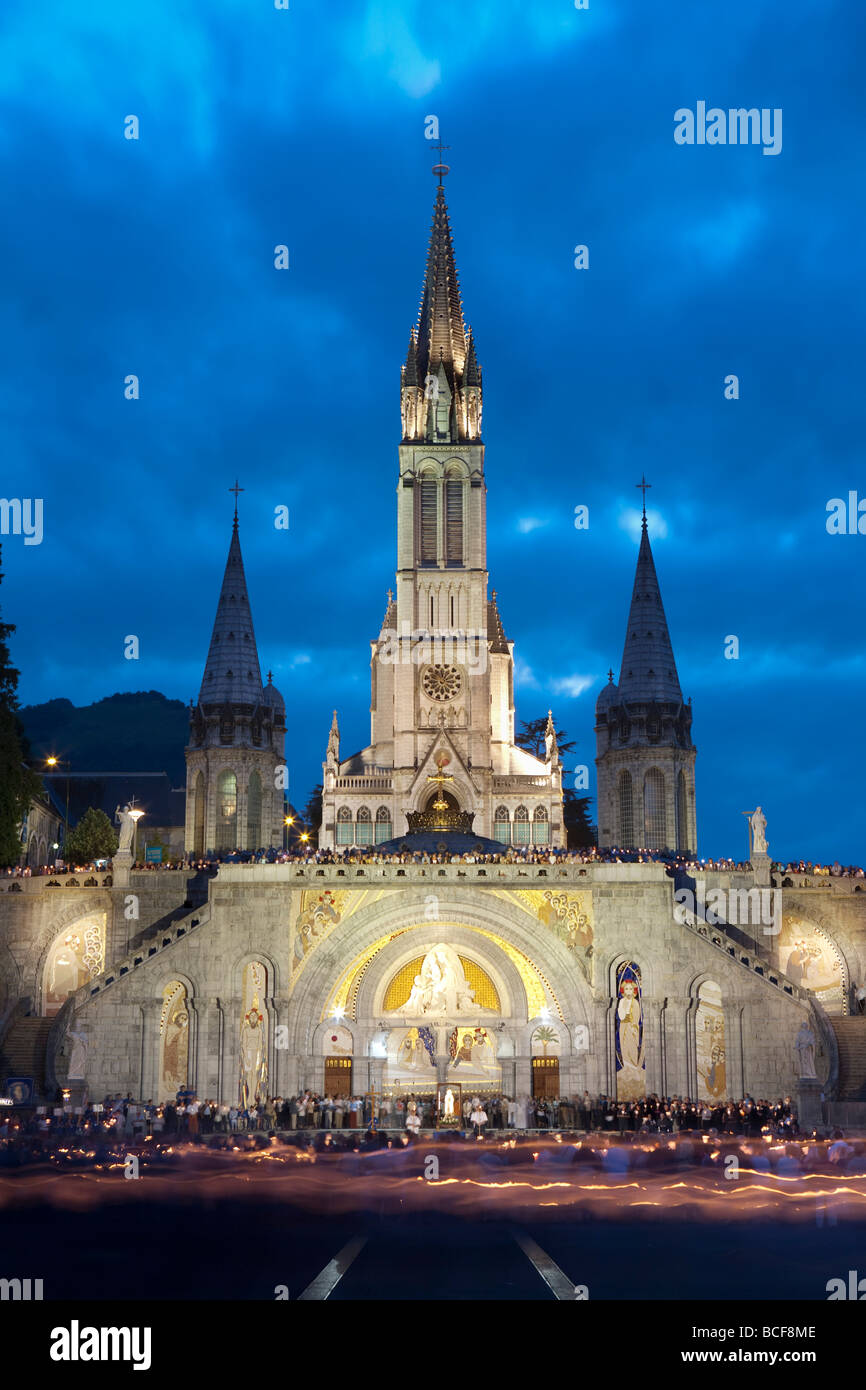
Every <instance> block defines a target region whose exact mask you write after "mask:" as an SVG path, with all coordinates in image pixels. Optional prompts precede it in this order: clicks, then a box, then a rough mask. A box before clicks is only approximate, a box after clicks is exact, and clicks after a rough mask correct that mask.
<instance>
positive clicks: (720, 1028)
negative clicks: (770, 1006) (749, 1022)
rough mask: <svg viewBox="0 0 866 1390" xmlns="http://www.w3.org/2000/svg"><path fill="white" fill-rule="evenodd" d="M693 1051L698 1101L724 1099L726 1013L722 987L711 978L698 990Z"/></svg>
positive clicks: (725, 1084)
mask: <svg viewBox="0 0 866 1390" xmlns="http://www.w3.org/2000/svg"><path fill="white" fill-rule="evenodd" d="M695 1053H696V1060H697V1069H698V1100H722V1099H724V1098H725V1096H726V1095H727V1086H728V1083H727V1078H726V1075H725V1015H724V1011H723V1009H722V991H721V987H720V986H719V985H717V984H716V982H715V981H714V980H704V982H703V983H702V985H701V987H700V989H699V990H698V1007H697V1009H696V1011H695Z"/></svg>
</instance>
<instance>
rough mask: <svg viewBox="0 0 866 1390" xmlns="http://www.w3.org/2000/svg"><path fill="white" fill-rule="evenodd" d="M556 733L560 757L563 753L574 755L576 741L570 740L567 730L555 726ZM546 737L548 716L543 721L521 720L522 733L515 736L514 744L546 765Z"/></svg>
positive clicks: (543, 717)
mask: <svg viewBox="0 0 866 1390" xmlns="http://www.w3.org/2000/svg"><path fill="white" fill-rule="evenodd" d="M554 732H555V734H556V745H557V747H558V749H559V752H560V756H561V755H562V754H563V753H572V752H573V751H574V749H575V748H576V747H577V744H576V743H575V742H574V740H573V739H571V740H570V739H569V737H568V735H567V734H566V732H565V730H564V729H562V730H560V729H557V728H556V726H555V725H554ZM546 735H547V716H546V715H544V716H542V718H541V719H530V720H529V721H528V722H527V721H526V720H525V719H521V721H520V733H519V734H515V735H514V742H515V743H516V744H517V746H518V748H525V749H526V751H527V753H531V754H532V755H533V757H536V758H538V759H539V760H540V761H541V762H543V763H546V762H547V747H546V745H545V742H544V740H545V737H546Z"/></svg>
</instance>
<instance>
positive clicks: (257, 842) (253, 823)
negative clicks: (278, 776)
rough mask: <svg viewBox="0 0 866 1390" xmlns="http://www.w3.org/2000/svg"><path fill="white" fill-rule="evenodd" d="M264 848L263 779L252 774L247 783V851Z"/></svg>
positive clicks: (255, 773) (254, 773)
mask: <svg viewBox="0 0 866 1390" xmlns="http://www.w3.org/2000/svg"><path fill="white" fill-rule="evenodd" d="M261 848H262V779H261V777H260V776H259V774H258V773H257V772H251V773H250V780H249V782H248V783H247V849H261Z"/></svg>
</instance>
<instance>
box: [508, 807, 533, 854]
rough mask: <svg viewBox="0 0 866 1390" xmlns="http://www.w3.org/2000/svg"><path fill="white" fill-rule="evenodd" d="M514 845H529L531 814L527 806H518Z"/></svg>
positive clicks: (515, 818) (515, 813)
mask: <svg viewBox="0 0 866 1390" xmlns="http://www.w3.org/2000/svg"><path fill="white" fill-rule="evenodd" d="M512 828H513V831H514V843H515V844H516V845H528V844H529V812H528V811H527V809H526V807H525V806H518V808H517V810H516V811H515V812H514V825H513V827H512Z"/></svg>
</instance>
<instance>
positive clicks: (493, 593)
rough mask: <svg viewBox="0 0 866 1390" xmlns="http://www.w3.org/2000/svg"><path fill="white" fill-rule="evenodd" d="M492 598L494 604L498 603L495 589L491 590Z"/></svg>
mask: <svg viewBox="0 0 866 1390" xmlns="http://www.w3.org/2000/svg"><path fill="white" fill-rule="evenodd" d="M490 597H491V598H492V599H493V602H494V603H495V602H496V590H495V589H491V590H490Z"/></svg>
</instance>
